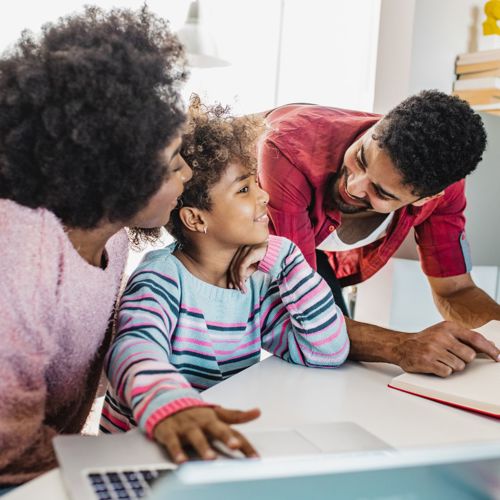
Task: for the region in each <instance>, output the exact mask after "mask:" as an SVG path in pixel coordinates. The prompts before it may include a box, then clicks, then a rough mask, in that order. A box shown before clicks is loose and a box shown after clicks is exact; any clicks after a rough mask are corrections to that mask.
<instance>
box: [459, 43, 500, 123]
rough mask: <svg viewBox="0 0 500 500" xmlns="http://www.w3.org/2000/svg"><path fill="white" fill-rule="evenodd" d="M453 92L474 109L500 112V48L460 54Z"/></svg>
mask: <svg viewBox="0 0 500 500" xmlns="http://www.w3.org/2000/svg"><path fill="white" fill-rule="evenodd" d="M455 73H456V75H457V79H456V81H455V82H454V84H453V94H454V95H456V96H458V97H460V98H462V99H464V100H466V101H467V102H469V104H471V106H473V107H474V109H477V110H482V111H488V112H490V113H495V114H500V49H495V50H484V51H480V52H470V53H468V54H460V55H459V56H458V57H457V61H456V66H455Z"/></svg>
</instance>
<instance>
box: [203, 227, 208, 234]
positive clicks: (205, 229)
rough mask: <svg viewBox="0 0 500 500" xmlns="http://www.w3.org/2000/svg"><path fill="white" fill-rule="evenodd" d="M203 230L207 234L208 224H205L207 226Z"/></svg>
mask: <svg viewBox="0 0 500 500" xmlns="http://www.w3.org/2000/svg"><path fill="white" fill-rule="evenodd" d="M203 232H204V233H205V234H207V226H205V227H204V228H203Z"/></svg>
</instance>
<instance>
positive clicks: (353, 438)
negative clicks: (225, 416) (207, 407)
mask: <svg viewBox="0 0 500 500" xmlns="http://www.w3.org/2000/svg"><path fill="white" fill-rule="evenodd" d="M244 434H245V436H246V437H247V439H248V440H249V441H250V442H251V443H252V444H253V446H254V447H255V449H256V450H257V451H258V453H259V454H260V456H261V457H280V456H290V455H310V454H316V453H349V452H362V451H370V450H387V449H390V448H392V447H391V446H389V445H388V444H387V443H386V442H385V441H382V440H381V439H379V438H378V437H377V436H375V435H373V434H372V433H370V432H368V431H367V430H366V429H364V428H363V427H361V426H360V425H358V424H355V423H354V422H327V423H319V424H307V425H301V426H297V427H295V428H293V429H290V428H288V429H273V430H261V431H249V432H244Z"/></svg>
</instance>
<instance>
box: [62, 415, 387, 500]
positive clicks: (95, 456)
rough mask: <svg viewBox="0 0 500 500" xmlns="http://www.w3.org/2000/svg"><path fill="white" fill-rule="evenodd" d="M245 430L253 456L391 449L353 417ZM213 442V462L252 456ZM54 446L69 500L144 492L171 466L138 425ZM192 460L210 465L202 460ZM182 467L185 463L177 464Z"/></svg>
mask: <svg viewBox="0 0 500 500" xmlns="http://www.w3.org/2000/svg"><path fill="white" fill-rule="evenodd" d="M245 436H246V437H247V438H248V439H249V440H250V441H251V442H252V444H253V445H254V447H255V448H256V450H257V451H258V452H259V455H260V456H261V459H256V460H255V461H256V462H263V461H264V460H280V459H287V458H288V459H290V458H293V457H315V460H316V461H319V460H320V459H319V458H318V457H319V456H321V457H323V456H326V455H328V454H332V453H333V454H335V455H338V456H347V455H349V454H353V453H354V454H360V453H361V454H362V453H366V452H369V453H375V454H376V455H383V454H386V453H390V452H391V451H394V450H393V449H392V448H391V447H390V446H389V445H388V444H387V443H386V442H384V441H382V440H381V439H379V438H378V437H377V436H375V435H373V434H371V433H370V432H368V431H367V430H366V429H364V428H363V427H361V426H359V425H357V424H355V423H354V422H325V423H318V424H308V425H301V426H296V427H293V428H286V427H283V428H273V429H263V430H258V431H245ZM214 447H215V448H216V450H217V451H218V452H219V460H217V461H216V462H238V463H239V464H240V466H241V467H243V469H245V468H246V467H247V464H249V463H251V462H252V463H253V462H255V461H254V460H249V459H245V460H230V459H235V458H241V455H239V454H238V453H237V452H233V451H231V450H229V449H227V448H225V447H224V446H223V445H222V444H221V443H214ZM54 448H55V451H56V456H57V460H58V462H59V466H60V468H61V474H62V477H63V481H64V484H65V487H66V489H67V491H68V493H69V495H70V497H71V498H72V499H73V500H96V499H99V500H111V499H135V498H146V497H148V496H149V495H150V494H151V491H152V487H153V485H154V484H155V483H156V482H157V481H159V479H162V478H165V477H168V476H170V475H172V474H173V472H174V471H175V470H176V469H177V467H176V466H175V465H174V464H172V463H171V462H170V461H169V459H168V456H167V454H166V452H165V451H164V450H163V448H162V447H160V446H158V445H157V444H156V443H154V442H153V441H151V440H149V439H147V438H146V437H145V436H144V435H143V434H142V433H141V432H140V431H138V430H134V431H130V432H128V433H126V434H114V435H102V436H78V435H76V436H75V435H72V436H64V435H62V436H57V437H56V438H54ZM224 459H225V460H224ZM321 461H322V458H321ZM197 464H199V465H213V464H207V463H206V462H202V461H199V462H197ZM184 467H186V465H183V466H181V467H180V468H179V469H183V468H184ZM170 498H171V497H170Z"/></svg>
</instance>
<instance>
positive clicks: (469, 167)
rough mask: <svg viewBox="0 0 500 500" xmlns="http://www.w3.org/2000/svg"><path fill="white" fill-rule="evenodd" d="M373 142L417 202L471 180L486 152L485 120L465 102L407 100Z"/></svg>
mask: <svg viewBox="0 0 500 500" xmlns="http://www.w3.org/2000/svg"><path fill="white" fill-rule="evenodd" d="M373 138H374V139H375V140H376V141H378V144H379V146H380V147H381V148H382V149H383V150H385V151H386V152H387V154H388V155H389V157H390V159H391V160H392V161H393V163H394V164H395V166H396V168H397V169H398V170H399V171H400V172H401V174H402V176H403V182H404V184H405V185H407V186H411V188H412V191H413V194H414V195H415V196H418V197H419V198H423V197H425V196H431V195H434V194H437V193H439V192H440V191H442V190H443V189H444V188H445V187H447V186H449V185H450V184H453V183H454V182H456V181H458V180H460V179H463V178H464V177H465V176H466V175H468V174H470V173H471V172H472V171H473V170H474V169H475V168H476V166H477V164H478V163H479V162H480V161H481V159H482V154H483V152H484V150H485V147H486V132H485V130H484V126H483V122H482V120H481V117H480V116H479V115H478V114H477V113H475V112H474V111H473V110H472V109H471V107H470V106H469V104H468V103H467V102H465V101H463V100H462V99H459V98H458V97H455V96H450V95H448V94H445V93H443V92H439V91H437V90H425V91H423V92H420V93H419V94H417V95H414V96H412V97H409V98H408V99H406V100H404V101H403V102H402V103H401V104H399V105H398V106H396V107H395V108H394V109H393V110H391V111H390V112H389V113H388V114H387V115H386V116H385V117H384V118H383V119H382V121H381V122H380V123H379V124H378V125H377V127H376V129H375V133H374V135H373Z"/></svg>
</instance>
